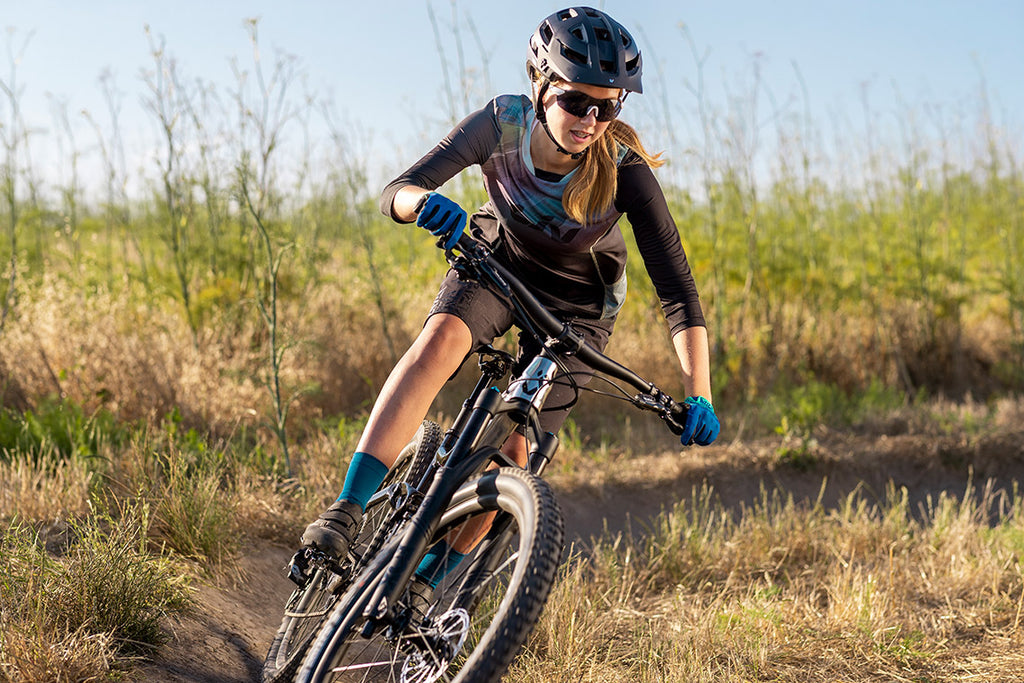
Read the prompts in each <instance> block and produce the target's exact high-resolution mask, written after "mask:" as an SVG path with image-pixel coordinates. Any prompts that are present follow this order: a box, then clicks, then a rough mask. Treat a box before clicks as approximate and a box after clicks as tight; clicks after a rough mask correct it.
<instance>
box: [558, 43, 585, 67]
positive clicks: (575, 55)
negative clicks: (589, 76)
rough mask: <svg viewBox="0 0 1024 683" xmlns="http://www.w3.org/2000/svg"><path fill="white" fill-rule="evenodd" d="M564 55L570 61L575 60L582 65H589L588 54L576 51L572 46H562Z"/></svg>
mask: <svg viewBox="0 0 1024 683" xmlns="http://www.w3.org/2000/svg"><path fill="white" fill-rule="evenodd" d="M562 56H563V57H565V58H566V59H568V60H569V61H570V62H574V63H576V64H580V65H582V66H586V65H587V56H586V55H585V54H582V53H580V52H576V50H573V49H572V48H570V47H566V46H565V45H563V46H562Z"/></svg>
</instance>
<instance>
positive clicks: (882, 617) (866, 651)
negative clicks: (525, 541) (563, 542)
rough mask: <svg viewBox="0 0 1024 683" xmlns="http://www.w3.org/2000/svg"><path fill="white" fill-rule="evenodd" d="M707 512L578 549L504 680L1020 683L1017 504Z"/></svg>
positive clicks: (766, 506) (704, 505) (693, 506)
mask: <svg viewBox="0 0 1024 683" xmlns="http://www.w3.org/2000/svg"><path fill="white" fill-rule="evenodd" d="M715 501H716V498H715V496H714V495H713V492H712V491H710V490H709V489H704V490H702V491H695V495H694V497H692V498H691V499H690V500H689V501H686V502H682V503H680V504H679V505H678V506H677V507H676V508H675V509H673V510H671V511H669V512H667V513H665V514H663V515H662V516H661V517H660V518H659V519H658V521H657V523H656V525H655V526H654V528H653V533H652V534H651V535H650V536H649V537H646V538H630V537H628V536H623V535H619V536H616V537H607V536H606V537H604V538H601V539H599V540H598V541H597V542H596V543H595V545H594V547H593V548H592V549H590V551H589V552H588V553H587V555H586V556H585V557H584V556H577V557H576V558H575V560H574V561H573V562H571V563H570V565H569V568H568V569H567V571H566V572H565V574H564V576H563V578H562V581H561V583H560V585H559V587H558V589H557V590H556V592H555V594H554V596H553V597H552V599H551V601H550V602H549V605H548V608H547V611H546V612H545V615H544V617H543V622H542V624H541V625H540V627H539V628H538V629H537V631H536V632H535V634H534V636H533V639H532V641H531V643H530V645H529V648H528V650H527V654H526V655H525V656H524V657H523V658H521V659H520V660H519V661H518V662H517V663H516V666H515V669H514V670H513V671H512V672H510V674H509V676H508V677H507V679H506V680H510V681H511V680H515V681H538V682H539V681H550V680H556V681H570V680H571V681H594V682H595V683H598V682H599V683H605V682H609V683H610V682H612V681H652V682H653V681H752V680H764V681H879V680H893V681H900V680H928V681H962V680H986V681H1014V680H1021V679H1020V675H1021V674H1020V671H1021V668H1020V667H1021V663H1022V661H1024V657H1022V655H1021V644H1022V639H1024V630H1022V626H1024V624H1022V621H1021V620H1022V605H1024V572H1022V567H1021V559H1022V557H1024V501H1022V500H1021V498H1019V497H1017V496H1014V495H1008V494H1006V493H1005V492H1001V493H996V492H994V491H993V490H992V489H991V488H987V489H985V490H984V492H983V493H982V494H981V495H980V496H978V497H973V496H967V497H964V498H963V499H962V500H957V499H956V498H954V497H952V496H947V495H941V496H939V497H938V498H936V499H935V500H933V501H932V502H931V503H930V504H929V505H928V506H926V507H925V508H923V509H921V510H914V509H912V508H911V506H910V505H909V503H908V496H907V492H906V490H900V491H895V490H894V491H891V492H890V497H889V499H888V501H887V502H885V503H884V504H882V505H880V506H875V505H870V504H868V503H867V502H866V501H865V500H864V498H863V497H862V496H860V495H859V494H857V493H854V494H851V495H850V496H849V498H848V499H847V500H846V501H845V503H844V504H843V505H842V506H840V507H839V508H837V509H833V510H826V509H825V508H824V507H823V506H821V505H820V504H819V505H797V504H795V503H793V501H792V499H786V498H783V497H781V496H777V495H776V496H767V495H766V496H765V497H764V498H763V499H762V501H761V502H760V503H758V504H757V505H755V506H752V507H750V508H747V509H745V510H744V511H743V512H742V513H741V514H739V515H734V514H732V513H729V512H727V511H725V510H724V509H723V508H721V507H720V506H718V505H717V504H716V502H715ZM993 510H998V511H1000V514H999V516H998V517H996V518H995V519H993V518H991V517H990V513H991V511H993Z"/></svg>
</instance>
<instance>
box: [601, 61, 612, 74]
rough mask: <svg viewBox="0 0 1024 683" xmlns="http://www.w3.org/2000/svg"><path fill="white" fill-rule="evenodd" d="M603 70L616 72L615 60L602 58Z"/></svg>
mask: <svg viewBox="0 0 1024 683" xmlns="http://www.w3.org/2000/svg"><path fill="white" fill-rule="evenodd" d="M601 71H604V72H605V73H610V74H613V73H615V62H609V61H607V60H605V59H602V60H601Z"/></svg>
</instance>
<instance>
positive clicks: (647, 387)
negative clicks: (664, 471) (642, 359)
mask: <svg viewBox="0 0 1024 683" xmlns="http://www.w3.org/2000/svg"><path fill="white" fill-rule="evenodd" d="M437 245H438V247H439V248H442V249H443V248H444V246H443V240H438V243H437ZM445 257H446V258H447V259H448V263H450V264H451V266H452V267H453V268H455V269H456V270H459V271H460V272H463V273H468V274H469V275H470V276H472V277H474V278H475V279H477V280H481V281H486V282H485V284H490V285H493V286H494V287H495V288H497V289H498V290H499V291H500V292H501V293H502V294H504V295H505V296H506V297H508V299H509V300H510V301H511V303H512V304H513V306H514V307H515V308H516V309H517V310H518V311H519V312H520V313H521V314H522V316H523V317H524V318H525V322H527V323H529V324H530V325H532V326H533V327H535V328H536V330H537V331H538V332H540V333H541V334H543V335H544V337H545V339H543V341H544V345H545V347H548V348H554V349H556V350H558V351H560V352H562V353H564V354H567V355H575V356H577V357H578V358H579V359H580V360H582V361H583V362H584V363H586V364H587V365H588V366H590V367H591V368H593V369H594V370H597V371H598V372H601V373H603V374H605V375H608V376H609V377H612V378H614V379H617V380H619V381H621V382H625V383H626V384H628V385H630V386H631V387H633V388H634V389H636V390H637V391H638V392H640V393H639V394H637V395H636V396H633V397H632V398H631V399H630V402H631V403H632V404H633V405H635V406H636V407H638V408H640V409H642V410H649V411H652V412H654V413H657V414H658V415H659V416H660V417H661V418H662V419H663V420H665V423H666V424H667V425H668V427H669V429H670V430H672V432H673V433H675V434H681V433H682V431H683V424H684V423H685V421H686V406H684V405H683V404H681V403H678V402H676V401H675V399H673V398H672V397H671V396H669V395H668V394H666V393H665V392H663V391H662V390H661V389H659V388H658V387H657V386H655V385H654V384H653V383H651V382H648V381H647V380H645V379H644V378H642V377H641V376H640V375H638V374H636V373H635V372H633V371H632V370H630V369H629V368H627V367H626V366H624V365H622V364H621V363H619V362H617V361H615V360H614V359H612V358H610V357H608V356H606V355H605V354H603V353H601V352H600V351H598V350H597V349H595V348H594V347H593V346H591V345H590V344H588V343H587V342H586V340H584V339H583V337H582V336H580V335H579V333H577V332H576V331H575V330H573V329H572V327H570V326H569V325H567V324H566V323H564V322H562V321H561V320H559V319H558V318H557V317H555V315H553V314H552V313H551V311H549V310H548V309H547V308H545V307H544V304H542V303H541V302H540V301H539V300H538V299H537V297H536V296H534V294H533V292H531V291H530V290H529V288H528V287H527V286H526V284H525V283H523V281H522V280H520V279H519V278H518V277H516V276H515V275H513V274H512V273H511V272H510V271H509V270H508V269H507V268H505V266H503V265H502V264H501V263H499V262H498V260H497V259H496V258H494V254H493V253H491V250H490V249H489V248H488V247H487V245H485V244H484V243H483V242H480V241H479V240H477V239H475V238H474V237H472V236H471V235H470V234H469V233H468V231H467V232H464V233H463V234H462V236H461V237H460V238H459V241H458V242H457V243H456V244H455V245H454V246H453V247H452V248H450V249H446V250H445Z"/></svg>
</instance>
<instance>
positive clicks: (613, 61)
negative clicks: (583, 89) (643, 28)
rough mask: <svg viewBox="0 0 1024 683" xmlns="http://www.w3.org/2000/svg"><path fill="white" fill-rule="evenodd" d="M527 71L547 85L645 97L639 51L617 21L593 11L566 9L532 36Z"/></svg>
mask: <svg viewBox="0 0 1024 683" xmlns="http://www.w3.org/2000/svg"><path fill="white" fill-rule="evenodd" d="M527 68H528V69H536V70H537V71H538V72H539V73H540V74H541V75H543V76H544V77H545V78H547V79H548V80H549V81H550V80H555V79H558V80H563V81H566V82H568V83H587V84H589V85H599V86H603V87H607V88H622V89H623V90H625V91H629V92H638V93H642V92H643V87H642V86H641V84H640V72H641V60H640V49H639V48H638V47H637V46H636V42H635V41H634V40H633V37H632V36H631V35H629V31H627V30H626V29H625V28H624V27H623V26H622V25H621V24H620V23H619V22H617V21H615V20H614V19H612V18H611V17H610V16H608V15H607V14H605V13H604V12H602V11H600V10H596V9H593V8H592V7H569V8H568V9H564V10H561V11H559V12H555V13H554V14H552V15H551V16H549V17H548V18H546V19H545V20H544V21H542V22H541V23H540V26H538V27H537V30H536V31H534V32H533V36H531V37H530V48H529V60H528V62H527Z"/></svg>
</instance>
